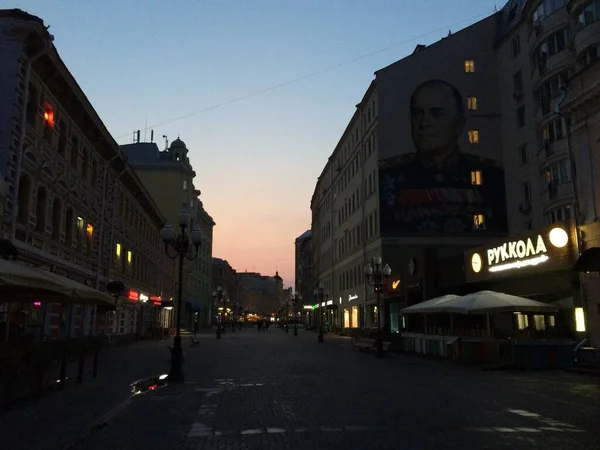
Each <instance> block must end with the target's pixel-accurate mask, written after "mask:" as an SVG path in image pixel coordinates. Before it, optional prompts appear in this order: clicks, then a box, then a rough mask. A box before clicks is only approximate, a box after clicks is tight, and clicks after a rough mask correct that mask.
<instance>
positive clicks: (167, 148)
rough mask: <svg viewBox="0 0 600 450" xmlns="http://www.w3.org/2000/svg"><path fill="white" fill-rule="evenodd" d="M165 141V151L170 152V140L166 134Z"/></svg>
mask: <svg viewBox="0 0 600 450" xmlns="http://www.w3.org/2000/svg"><path fill="white" fill-rule="evenodd" d="M163 139H164V140H165V150H169V139H168V138H167V135H166V134H163Z"/></svg>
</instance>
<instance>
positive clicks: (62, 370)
mask: <svg viewBox="0 0 600 450" xmlns="http://www.w3.org/2000/svg"><path fill="white" fill-rule="evenodd" d="M66 378H67V357H66V356H65V355H63V356H61V358H60V377H59V389H61V390H62V389H64V387H65V381H66Z"/></svg>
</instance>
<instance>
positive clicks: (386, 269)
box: [383, 264, 392, 277]
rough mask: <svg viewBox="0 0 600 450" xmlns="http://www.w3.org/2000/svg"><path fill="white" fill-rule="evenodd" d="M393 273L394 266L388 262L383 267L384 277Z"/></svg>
mask: <svg viewBox="0 0 600 450" xmlns="http://www.w3.org/2000/svg"><path fill="white" fill-rule="evenodd" d="M391 274H392V268H391V267H390V265H389V264H386V265H385V266H384V267H383V276H384V277H389V276H390V275H391Z"/></svg>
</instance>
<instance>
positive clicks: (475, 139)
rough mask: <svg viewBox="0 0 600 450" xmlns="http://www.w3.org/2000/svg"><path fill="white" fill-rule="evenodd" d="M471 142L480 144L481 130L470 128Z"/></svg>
mask: <svg viewBox="0 0 600 450" xmlns="http://www.w3.org/2000/svg"><path fill="white" fill-rule="evenodd" d="M469 143H470V144H479V130H469Z"/></svg>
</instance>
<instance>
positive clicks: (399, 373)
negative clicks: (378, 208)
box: [0, 328, 600, 450]
mask: <svg viewBox="0 0 600 450" xmlns="http://www.w3.org/2000/svg"><path fill="white" fill-rule="evenodd" d="M325 339H326V343H325V344H318V343H317V336H316V334H314V333H312V332H307V331H304V330H302V331H300V335H299V336H298V337H294V336H293V334H292V333H291V332H290V333H284V332H282V331H280V330H278V329H274V328H271V330H269V331H268V332H266V333H258V332H257V331H256V329H253V330H252V329H247V330H244V331H241V332H237V333H235V334H234V335H233V334H230V333H228V334H226V335H224V336H223V339H221V340H216V339H214V338H213V337H206V336H205V337H203V338H201V343H200V345H199V346H197V347H194V348H192V349H188V351H187V358H186V364H185V372H186V377H187V382H186V383H185V384H184V385H178V386H167V387H164V388H160V389H158V390H156V391H153V392H149V393H144V394H140V395H136V396H134V397H133V398H132V399H131V401H130V402H128V403H126V404H125V405H124V406H123V407H122V408H121V409H119V410H117V411H116V412H115V413H114V414H112V415H111V416H110V417H108V418H106V419H105V420H103V421H102V423H98V424H96V425H97V426H96V427H95V429H94V431H92V432H90V433H88V434H86V435H83V434H82V435H80V439H79V440H77V441H76V443H75V444H74V445H73V446H71V448H72V449H75V450H84V449H85V450H96V449H107V448H110V449H138V448H144V449H149V450H151V449H185V450H191V449H204V450H238V449H248V450H253V449H267V448H268V449H274V450H278V449H286V450H287V449H298V450H301V449H302V450H305V449H306V450H310V449H334V450H335V449H340V450H341V449H344V450H352V449H361V450H362V449H364V448H368V449H369V450H375V449H390V450H404V449H407V450H412V449H415V450H427V449H435V450H438V449H461V450H463V449H477V450H480V449H482V450H485V449H519V450H520V449H553V450H562V449H577V450H580V449H581V448H586V449H600V427H599V426H598V423H599V419H600V380H598V378H595V377H589V378H588V377H585V376H581V375H576V374H568V373H564V372H517V371H508V372H507V371H504V372H499V371H498V372H496V371H481V370H478V369H473V368H466V367H460V366H455V365H450V364H447V363H440V362H435V361H430V360H427V359H421V358H418V357H415V356H405V355H402V356H400V355H394V356H392V357H390V358H386V359H383V360H378V359H375V358H374V357H373V355H372V354H371V355H369V354H363V353H360V352H355V351H352V350H351V349H350V343H349V340H348V339H346V338H340V337H334V336H326V338H325ZM148 375H149V376H150V375H157V373H149V374H148ZM128 381H131V380H123V384H124V385H126V384H127V382H128ZM28 428H29V430H30V432H32V431H35V433H38V429H37V424H34V423H31V424H29V427H28ZM81 431H82V433H83V431H84V430H81ZM49 438H51V436H49ZM0 442H2V440H0ZM3 448H4V447H3ZM7 448H11V449H15V450H18V449H21V448H22V449H25V448H27V449H32V448H36V449H37V448H40V449H41V448H65V447H64V446H63V447H49V446H47V447H33V446H27V445H15V444H14V443H11V445H10V446H8V447H7Z"/></svg>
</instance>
